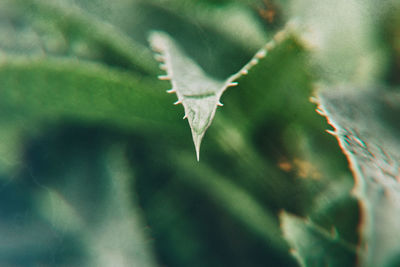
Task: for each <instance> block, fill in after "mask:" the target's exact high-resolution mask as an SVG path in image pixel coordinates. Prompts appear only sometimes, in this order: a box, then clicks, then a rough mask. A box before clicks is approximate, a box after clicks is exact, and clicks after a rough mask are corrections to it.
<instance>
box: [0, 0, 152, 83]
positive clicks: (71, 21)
mask: <svg viewBox="0 0 400 267" xmlns="http://www.w3.org/2000/svg"><path fill="white" fill-rule="evenodd" d="M0 8H2V9H4V10H5V12H4V13H5V20H7V19H8V20H9V21H16V22H17V23H19V24H22V25H23V27H24V28H23V29H24V30H23V31H21V30H19V27H13V28H12V27H9V28H12V30H13V32H11V33H10V32H7V31H5V32H4V31H3V33H2V34H3V35H4V36H8V35H10V36H11V37H12V36H14V35H15V33H17V34H19V35H22V34H23V35H24V36H23V37H25V38H27V37H30V40H28V41H30V43H29V42H26V43H27V44H26V45H25V49H20V50H19V51H17V52H18V53H17V54H19V55H20V54H26V53H27V52H31V51H30V50H32V49H26V47H27V46H28V47H29V45H30V46H32V47H33V48H36V49H35V51H34V52H36V54H41V55H43V54H50V55H57V56H65V57H74V58H76V57H77V58H80V59H84V60H90V61H98V62H99V61H100V62H103V63H106V64H108V65H111V66H117V67H120V68H125V69H129V70H131V71H134V72H137V73H140V74H142V75H143V74H144V75H148V74H154V73H156V71H157V65H156V64H154V62H153V61H152V60H151V59H152V58H151V51H150V50H149V49H148V48H147V47H146V46H144V45H141V44H139V43H137V42H136V41H135V40H133V39H132V38H129V37H128V36H127V34H126V33H124V32H122V31H121V30H120V29H119V28H118V27H117V26H116V25H113V24H111V23H108V22H106V21H104V20H101V19H99V18H97V17H96V16H94V15H93V14H91V13H90V12H87V11H85V10H83V9H82V8H80V7H79V6H78V5H76V4H74V3H70V1H66V0H58V1H43V0H28V1H21V0H6V1H5V3H2V4H0ZM0 24H1V21H0ZM0 26H1V25H0ZM20 28H22V27H20ZM18 30H19V32H18ZM27 30H29V32H28V33H30V35H29V36H27ZM1 32H2V28H1V27H0V33H1ZM21 32H22V34H21ZM31 35H32V36H33V37H32V36H31ZM4 39H5V41H7V42H10V40H11V41H12V40H13V39H16V38H9V39H10V40H8V38H4ZM1 42H2V38H0V48H1V47H2V44H1ZM14 43H21V41H20V40H16V41H14ZM9 47H11V48H12V49H8V50H6V51H5V52H7V53H9V54H13V52H15V51H12V50H15V49H13V47H12V44H11V45H9ZM10 52H11V53H10ZM29 54H32V53H29Z"/></svg>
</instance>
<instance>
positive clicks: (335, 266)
mask: <svg viewBox="0 0 400 267" xmlns="http://www.w3.org/2000/svg"><path fill="white" fill-rule="evenodd" d="M280 219H281V227H282V231H283V235H284V237H285V238H286V240H287V241H288V242H289V244H290V245H291V247H292V251H291V252H292V254H293V255H294V256H295V257H296V259H297V260H298V262H299V263H300V265H301V266H304V267H309V266H313V267H319V266H321V267H323V266H330V267H341V266H354V264H355V258H356V253H355V251H356V249H355V247H353V246H351V245H349V244H347V243H346V242H344V241H342V240H341V239H340V237H339V236H337V233H336V232H335V230H334V229H333V231H332V233H329V232H328V231H327V230H325V229H323V228H321V227H319V226H317V225H315V224H314V223H313V222H312V221H310V220H305V219H302V218H299V217H296V216H293V215H290V214H289V213H286V212H282V213H281V215H280Z"/></svg>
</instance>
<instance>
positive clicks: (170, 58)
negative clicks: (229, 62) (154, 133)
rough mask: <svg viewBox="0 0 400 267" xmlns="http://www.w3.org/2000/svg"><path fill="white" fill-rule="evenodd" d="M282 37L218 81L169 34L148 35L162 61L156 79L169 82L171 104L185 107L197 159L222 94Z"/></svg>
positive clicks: (153, 33)
mask: <svg viewBox="0 0 400 267" xmlns="http://www.w3.org/2000/svg"><path fill="white" fill-rule="evenodd" d="M285 34H286V32H285V30H283V31H281V32H279V33H278V34H276V36H275V38H274V39H273V40H272V41H270V42H268V43H267V44H266V45H265V46H264V47H263V48H261V49H260V50H259V51H258V52H257V53H256V54H255V56H254V57H253V58H252V59H251V60H250V61H249V63H247V64H246V65H245V66H243V67H242V68H241V69H240V70H239V71H238V72H237V73H234V74H233V75H231V76H229V77H228V78H227V79H226V80H219V79H216V78H213V77H211V76H210V75H208V74H207V73H206V72H205V71H204V70H203V69H201V68H200V67H199V66H198V65H197V64H196V63H195V62H194V61H193V60H192V59H190V58H189V57H188V56H187V55H186V54H185V52H184V51H183V49H182V48H181V47H179V46H178V45H177V44H176V43H175V41H174V40H173V39H172V38H171V37H169V35H168V34H166V33H163V32H152V33H151V35H150V37H149V41H150V44H151V46H152V48H153V50H154V51H155V52H157V53H159V54H156V56H155V57H156V59H157V60H158V61H160V62H161V65H160V68H161V69H162V70H165V71H166V73H167V74H166V75H165V76H159V78H160V79H161V80H171V83H172V89H170V90H168V91H167V92H168V93H176V95H177V97H178V101H177V102H175V103H174V104H182V105H183V107H184V110H185V116H184V118H187V119H188V121H189V125H190V128H191V131H192V137H193V142H194V145H195V149H196V155H197V160H199V157H200V145H201V141H202V139H203V137H204V134H205V132H206V130H207V129H208V127H210V125H211V122H212V120H213V118H214V115H215V112H216V109H217V107H218V106H222V103H221V102H220V98H221V95H222V94H223V93H224V91H225V90H226V89H227V88H228V87H230V86H236V85H237V84H238V83H237V82H234V81H235V80H237V79H238V78H239V77H240V76H242V75H246V74H247V73H248V71H249V69H250V68H251V67H253V66H254V65H256V64H257V63H258V61H259V59H261V58H264V57H265V56H266V54H267V52H268V50H270V49H272V48H274V47H275V45H276V41H275V40H277V41H282V40H283V39H284V37H285V36H286V35H285Z"/></svg>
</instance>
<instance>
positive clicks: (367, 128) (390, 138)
mask: <svg viewBox="0 0 400 267" xmlns="http://www.w3.org/2000/svg"><path fill="white" fill-rule="evenodd" d="M318 102H319V107H318V108H319V111H320V113H321V114H323V115H324V116H326V118H327V120H328V122H329V123H330V124H331V125H332V126H333V128H334V131H333V132H332V134H333V135H334V136H336V138H337V139H338V142H339V145H340V147H341V148H342V150H343V153H344V154H345V155H346V157H347V159H348V161H349V164H350V168H351V170H352V171H353V174H354V177H355V181H356V186H355V189H354V192H355V194H356V196H357V198H358V199H359V202H360V203H361V205H360V207H361V211H362V214H361V216H362V221H361V224H360V232H361V243H360V248H359V262H360V264H361V266H395V265H398V262H399V259H400V234H399V233H400V224H399V219H400V218H399V214H400V183H399V180H400V169H399V164H400V152H399V151H400V142H399V139H398V136H399V134H400V129H399V127H398V125H400V121H399V117H398V114H399V112H400V106H399V104H398V103H400V95H399V93H398V92H395V91H392V92H390V91H385V90H383V89H381V90H378V89H375V90H373V89H358V90H354V89H351V86H350V85H348V86H343V87H339V88H329V90H324V91H322V92H321V93H320V95H319V97H318Z"/></svg>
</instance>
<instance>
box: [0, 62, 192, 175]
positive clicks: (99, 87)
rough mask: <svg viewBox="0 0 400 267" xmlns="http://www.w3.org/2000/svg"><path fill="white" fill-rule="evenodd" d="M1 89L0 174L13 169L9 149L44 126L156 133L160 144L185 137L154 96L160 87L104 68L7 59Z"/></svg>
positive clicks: (14, 158) (163, 98) (14, 156)
mask: <svg viewBox="0 0 400 267" xmlns="http://www.w3.org/2000/svg"><path fill="white" fill-rule="evenodd" d="M0 84H1V90H0V125H1V129H2V133H1V134H0V138H1V140H0V142H1V145H0V146H1V147H3V148H5V149H4V150H1V155H0V165H1V168H3V167H4V168H8V167H7V166H9V167H13V166H17V165H16V164H17V163H18V162H19V160H18V154H19V151H20V150H19V146H13V145H12V144H18V143H19V142H20V139H19V138H22V137H26V136H32V135H35V134H36V133H38V131H39V129H40V128H41V127H40V126H41V125H43V124H51V123H62V122H65V121H66V120H74V121H77V122H87V123H98V124H103V125H114V127H117V128H119V129H122V130H124V131H128V132H133V131H135V132H142V133H146V135H148V136H152V135H154V134H155V133H156V132H159V137H160V138H164V137H165V138H167V137H166V136H167V135H165V133H167V132H169V131H172V132H170V133H173V135H174V136H180V134H181V133H183V132H184V131H183V123H182V122H181V121H179V119H178V118H176V116H174V112H173V111H172V110H170V109H168V104H167V103H168V99H169V98H168V96H167V95H166V94H160V93H159V90H160V89H161V88H162V84H161V82H159V81H157V80H153V79H146V78H144V77H137V76H135V75H133V74H128V73H125V72H121V71H117V70H112V69H110V68H107V67H105V66H104V65H100V64H94V63H88V62H84V61H77V60H69V59H54V58H42V57H38V58H36V57H30V58H27V57H15V56H12V57H11V58H5V59H4V62H3V64H2V65H1V67H0ZM148 107H153V108H150V109H148ZM157 129H158V130H157ZM161 133H163V134H161ZM163 136H164V137H163ZM169 142H173V140H169Z"/></svg>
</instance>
